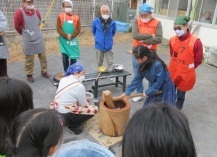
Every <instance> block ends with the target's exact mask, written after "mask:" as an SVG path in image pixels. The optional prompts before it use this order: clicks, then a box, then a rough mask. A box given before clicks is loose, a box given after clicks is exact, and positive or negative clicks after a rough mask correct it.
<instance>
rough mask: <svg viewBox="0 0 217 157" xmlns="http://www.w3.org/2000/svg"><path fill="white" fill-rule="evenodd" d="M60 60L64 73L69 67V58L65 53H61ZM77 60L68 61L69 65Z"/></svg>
mask: <svg viewBox="0 0 217 157" xmlns="http://www.w3.org/2000/svg"><path fill="white" fill-rule="evenodd" d="M62 60H63V68H64V71H65V72H66V71H67V69H68V67H69V57H68V55H67V54H65V53H62ZM76 62H77V60H76V59H70V65H72V64H74V63H76Z"/></svg>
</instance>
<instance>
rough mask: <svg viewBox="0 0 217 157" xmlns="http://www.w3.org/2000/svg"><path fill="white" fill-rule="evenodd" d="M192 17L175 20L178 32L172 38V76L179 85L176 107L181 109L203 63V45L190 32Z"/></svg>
mask: <svg viewBox="0 0 217 157" xmlns="http://www.w3.org/2000/svg"><path fill="white" fill-rule="evenodd" d="M189 21H190V17H187V16H180V17H177V18H176V19H175V21H174V27H173V29H174V31H175V33H176V35H175V36H173V37H172V38H171V39H170V42H169V46H170V56H171V60H170V64H169V68H168V69H169V72H170V77H171V79H172V80H173V82H174V84H175V86H176V87H177V88H176V89H177V100H176V107H177V108H178V109H179V110H181V109H182V107H183V104H184V101H185V93H186V91H189V90H191V89H192V88H193V87H194V84H195V82H196V72H195V69H196V68H197V67H198V66H199V65H200V64H201V63H202V58H203V45H202V42H201V41H200V39H199V38H197V37H196V36H194V35H193V34H191V33H190V31H189V29H188V22H189Z"/></svg>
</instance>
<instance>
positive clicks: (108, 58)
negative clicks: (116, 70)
mask: <svg viewBox="0 0 217 157" xmlns="http://www.w3.org/2000/svg"><path fill="white" fill-rule="evenodd" d="M104 57H105V58H106V61H107V65H108V70H109V71H110V70H112V69H113V52H112V51H101V50H98V49H96V59H97V62H98V67H100V66H102V65H103V60H104Z"/></svg>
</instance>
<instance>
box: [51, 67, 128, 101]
mask: <svg viewBox="0 0 217 157" xmlns="http://www.w3.org/2000/svg"><path fill="white" fill-rule="evenodd" d="M84 75H85V80H84V82H86V81H94V86H92V89H93V90H94V93H93V94H94V97H95V98H97V97H98V88H99V87H105V86H111V85H115V87H118V85H119V84H121V85H122V90H123V92H124V91H125V90H126V80H127V76H129V75H131V73H129V72H128V71H126V70H125V71H122V72H105V73H101V74H100V76H99V78H98V79H96V78H97V76H98V75H99V73H85V74H84ZM119 77H123V80H122V81H120V80H119ZM108 78H115V82H112V83H104V84H101V85H99V81H100V80H102V79H108ZM49 79H50V81H51V82H52V84H53V85H54V86H57V87H58V85H59V81H57V80H55V78H54V77H50V78H49Z"/></svg>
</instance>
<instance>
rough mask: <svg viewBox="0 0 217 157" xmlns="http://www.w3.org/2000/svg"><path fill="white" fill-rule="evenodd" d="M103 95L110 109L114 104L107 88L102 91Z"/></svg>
mask: <svg viewBox="0 0 217 157" xmlns="http://www.w3.org/2000/svg"><path fill="white" fill-rule="evenodd" d="M103 97H104V99H105V102H106V104H107V107H108V108H110V109H114V108H115V105H114V102H113V100H112V94H111V92H110V91H109V90H106V91H103Z"/></svg>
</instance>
